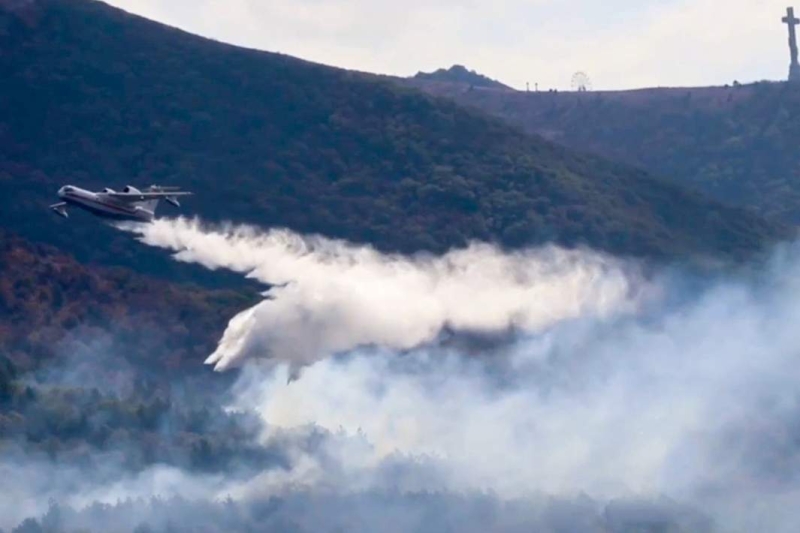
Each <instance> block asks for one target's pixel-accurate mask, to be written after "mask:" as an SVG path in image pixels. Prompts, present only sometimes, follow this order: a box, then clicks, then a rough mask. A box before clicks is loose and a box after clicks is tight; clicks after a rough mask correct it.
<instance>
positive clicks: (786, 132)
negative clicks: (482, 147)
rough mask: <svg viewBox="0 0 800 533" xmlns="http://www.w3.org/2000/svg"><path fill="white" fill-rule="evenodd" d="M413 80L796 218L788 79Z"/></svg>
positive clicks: (797, 97)
mask: <svg viewBox="0 0 800 533" xmlns="http://www.w3.org/2000/svg"><path fill="white" fill-rule="evenodd" d="M415 81H417V83H415V85H416V86H417V87H419V88H422V89H424V90H426V91H429V92H432V93H435V94H437V95H440V96H447V97H450V98H452V99H454V100H455V101H457V102H459V103H461V104H465V105H467V106H470V107H473V108H477V109H479V110H482V111H485V112H488V113H490V114H494V115H496V116H498V117H501V118H503V119H505V120H507V121H508V122H509V123H511V124H514V125H516V126H518V127H521V128H523V129H525V130H526V131H528V132H530V133H535V134H538V135H542V136H544V137H547V138H549V139H552V140H554V141H556V142H559V143H561V144H563V145H564V146H567V147H570V148H573V149H579V150H582V151H586V152H590V153H595V154H599V155H603V156H605V157H609V158H612V159H614V160H617V161H624V162H627V163H629V164H632V165H636V166H637V167H639V168H642V169H645V170H647V171H648V172H650V173H652V174H656V175H659V176H663V177H664V178H665V179H669V180H671V181H673V182H675V183H677V184H680V185H682V186H686V187H690V188H692V189H694V190H697V191H700V192H702V193H704V194H705V195H707V196H708V197H710V198H715V199H717V200H720V201H723V202H726V203H728V204H732V205H739V206H743V207H747V208H750V209H751V211H754V212H758V213H761V214H762V215H765V216H768V217H771V218H773V219H776V220H782V221H786V222H789V223H792V224H797V223H800V154H798V148H797V141H798V139H800V88H798V87H797V86H796V85H792V84H788V83H769V82H760V83H754V84H747V85H740V84H733V85H730V86H726V87H697V88H664V89H643V90H637V91H619V92H595V93H581V94H579V93H522V92H506V93H498V92H493V91H468V90H466V87H465V86H464V85H463V84H462V85H454V84H444V83H437V84H431V83H421V82H418V80H415ZM404 83H405V82H404Z"/></svg>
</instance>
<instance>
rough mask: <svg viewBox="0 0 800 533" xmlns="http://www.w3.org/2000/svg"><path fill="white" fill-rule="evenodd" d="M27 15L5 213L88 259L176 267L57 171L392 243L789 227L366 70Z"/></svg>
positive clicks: (0, 95) (52, 1)
mask: <svg viewBox="0 0 800 533" xmlns="http://www.w3.org/2000/svg"><path fill="white" fill-rule="evenodd" d="M28 11H29V13H28V15H27V16H26V17H20V16H18V14H13V13H11V12H8V11H5V10H0V28H3V30H2V32H0V47H1V48H2V50H3V53H2V55H0V68H2V71H3V72H4V73H5V75H4V79H3V84H2V85H1V86H0V137H2V140H3V144H2V146H3V150H2V151H0V193H2V195H1V196H0V198H2V199H3V200H2V201H3V205H2V209H0V222H1V223H2V224H3V225H4V226H6V227H10V228H14V230H15V231H18V232H19V233H21V234H22V235H23V236H25V237H28V238H33V239H36V240H43V241H46V242H49V243H52V244H55V245H57V246H60V247H63V248H68V249H70V250H71V251H73V252H74V253H75V254H76V256H77V257H78V258H79V259H80V260H92V261H98V262H102V263H112V264H122V265H128V266H135V267H136V268H137V269H139V270H140V271H142V272H151V273H157V274H159V275H172V276H173V277H185V276H179V275H177V274H175V271H174V267H172V266H169V265H168V264H166V261H164V260H163V258H162V259H159V258H158V257H155V256H154V254H152V253H149V252H148V253H144V252H142V251H141V249H140V248H137V247H130V246H129V243H128V241H127V240H126V239H125V238H124V237H123V236H119V235H115V234H114V232H113V230H110V229H106V228H102V227H98V225H97V224H96V223H95V222H94V221H89V220H88V218H87V217H80V216H77V215H76V216H75V217H74V218H73V219H72V220H70V221H62V220H53V218H52V217H49V216H47V215H48V213H47V211H46V206H47V205H48V204H49V203H50V202H52V200H53V194H54V192H55V191H56V190H57V189H58V187H59V186H61V185H62V184H64V183H73V184H76V185H81V186H85V187H89V188H99V187H103V186H111V187H121V186H124V185H125V184H127V183H132V184H135V185H146V184H150V183H159V184H167V185H178V186H182V187H185V188H188V189H190V190H193V191H195V192H196V193H197V194H196V196H195V197H193V198H192V200H191V201H189V202H187V203H186V206H185V209H187V210H189V211H190V212H192V213H198V214H200V215H202V217H203V218H204V219H208V220H211V221H222V220H226V219H234V220H235V221H237V222H249V223H255V224H258V225H261V226H286V227H289V228H291V229H294V230H297V231H300V232H304V233H309V232H312V233H322V234H325V235H329V236H333V237H343V238H347V239H350V240H354V241H359V242H369V243H372V244H374V245H376V246H377V247H379V248H381V249H389V250H399V251H403V252H412V251H417V250H433V251H442V250H445V249H447V248H450V247H453V246H460V245H463V244H464V243H465V242H466V241H468V240H472V239H480V240H489V241H496V242H499V243H502V244H504V245H507V246H522V245H527V244H536V243H541V242H545V241H555V242H558V243H561V244H563V245H567V246H574V245H578V244H588V245H591V246H593V247H595V248H599V249H603V250H608V251H612V252H616V253H622V254H634V255H646V256H651V257H677V256H682V257H686V256H689V255H692V254H704V253H709V254H714V253H721V254H723V255H734V256H739V255H742V254H744V253H747V252H749V251H752V250H754V249H757V248H759V247H760V245H761V244H763V242H764V241H765V240H770V239H774V238H776V237H779V236H781V235H783V233H782V230H781V229H779V228H777V227H776V226H774V225H771V224H769V223H766V222H764V221H763V220H760V219H759V218H757V217H753V216H750V215H748V214H746V213H744V212H741V211H738V210H735V209H729V208H727V207H724V206H722V205H720V204H716V203H713V202H708V201H706V200H705V199H703V198H702V197H700V196H698V195H695V194H693V193H689V192H686V191H683V190H681V189H679V188H676V187H674V186H672V185H669V184H667V183H665V182H661V181H656V180H653V179H651V178H649V177H648V176H647V175H646V174H645V173H643V172H641V171H637V170H633V169H631V168H630V167H627V166H625V165H620V164H615V163H611V162H608V161H605V160H602V159H599V158H595V157H588V156H577V155H575V154H573V153H571V152H569V151H566V150H564V149H562V148H560V147H557V146H555V145H552V144H550V143H548V142H544V141H541V140H537V139H534V138H529V137H527V136H525V135H524V134H522V133H521V132H519V131H517V130H516V129H514V128H512V127H509V126H507V125H505V124H503V123H502V122H501V121H499V120H496V119H491V118H485V117H484V116H482V115H480V114H477V113H474V112H470V111H467V110H464V109H462V108H460V107H458V106H456V105H454V104H452V103H449V102H447V101H445V100H439V99H435V98H431V97H428V96H425V95H423V94H421V93H419V92H417V91H416V90H411V89H403V88H398V87H396V86H395V84H393V83H391V82H389V81H386V80H380V79H378V78H376V77H373V76H366V75H363V74H357V73H351V72H347V71H343V70H339V69H334V68H329V67H324V66H320V65H315V64H311V63H307V62H304V61H300V60H297V59H294V58H291V57H287V56H283V55H278V54H270V53H264V52H257V51H252V50H245V49H240V48H236V47H233V46H227V45H223V44H220V43H217V42H213V41H210V40H206V39H202V38H199V37H195V36H191V35H188V34H186V33H183V32H181V31H178V30H175V29H171V28H168V27H165V26H162V25H159V24H156V23H153V22H150V21H147V20H144V19H141V18H138V17H134V16H131V15H128V14H126V13H124V12H121V11H119V10H116V9H113V8H110V7H109V6H107V5H105V4H102V3H100V2H95V1H89V0H36V1H35V2H33V3H32V4H31V5H30V6H29V9H28ZM165 210H166V208H165ZM84 220H85V221H86V222H84Z"/></svg>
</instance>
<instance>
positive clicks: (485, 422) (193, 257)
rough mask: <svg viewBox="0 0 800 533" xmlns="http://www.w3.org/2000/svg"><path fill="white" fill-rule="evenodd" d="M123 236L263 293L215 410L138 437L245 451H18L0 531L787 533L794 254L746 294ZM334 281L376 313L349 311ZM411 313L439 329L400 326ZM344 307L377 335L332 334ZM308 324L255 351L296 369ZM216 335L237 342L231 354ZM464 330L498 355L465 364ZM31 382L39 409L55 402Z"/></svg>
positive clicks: (9, 467)
mask: <svg viewBox="0 0 800 533" xmlns="http://www.w3.org/2000/svg"><path fill="white" fill-rule="evenodd" d="M138 238H139V239H141V240H142V241H143V242H146V243H149V244H154V245H158V246H163V247H167V248H169V249H171V250H172V251H174V252H175V253H176V256H175V257H176V258H177V259H179V260H182V261H196V262H199V263H201V264H204V265H205V266H208V267H211V268H218V267H224V268H231V269H235V270H236V271H238V272H241V273H242V274H243V275H250V276H254V277H256V278H258V279H259V280H261V281H264V282H270V281H271V282H273V283H277V284H278V285H276V286H275V287H274V288H273V290H272V292H271V293H269V294H268V297H267V299H266V300H265V301H264V302H262V303H260V304H258V305H257V306H256V311H252V310H251V311H250V312H246V313H245V314H244V316H245V317H246V319H245V320H243V321H242V320H241V316H240V317H238V318H236V319H234V320H233V321H232V323H231V325H230V327H229V331H228V332H227V333H226V334H225V336H224V337H223V339H222V343H221V346H222V347H226V349H228V350H231V351H228V352H226V354H227V356H228V357H233V358H234V359H236V361H237V365H236V367H237V368H239V370H238V371H237V372H236V376H237V377H236V379H235V381H234V382H233V383H232V384H231V385H230V387H229V388H228V389H227V391H220V392H207V393H205V394H202V393H199V392H198V393H196V395H187V396H185V397H183V398H181V397H179V396H178V395H177V394H176V395H175V396H174V397H173V398H171V399H170V406H169V407H168V408H165V409H164V411H163V412H162V413H161V415H160V418H159V422H158V423H159V424H160V425H161V429H160V430H159V431H157V433H161V434H162V435H163V434H168V433H170V432H171V431H174V433H173V437H174V436H175V434H178V433H179V431H186V430H185V429H183V430H180V429H178V426H179V425H180V424H178V423H176V422H175V421H176V420H179V419H180V417H179V416H178V414H179V413H180V412H181V410H183V409H186V407H187V406H188V405H189V404H191V403H194V404H195V407H199V406H200V404H203V406H205V407H204V409H205V414H204V415H203V417H202V421H201V423H202V424H205V425H206V427H207V428H213V427H214V425H215V424H218V425H220V426H222V425H225V424H233V425H234V426H236V427H239V428H246V429H240V435H241V439H240V443H239V444H240V445H241V447H240V448H239V449H227V450H225V451H224V453H225V454H226V455H227V456H228V459H229V461H227V462H224V461H223V462H220V461H219V460H217V461H216V462H214V461H212V458H213V457H214V454H215V453H218V452H220V451H222V448H219V449H214V448H213V446H212V447H210V448H209V449H207V450H205V453H206V454H207V457H206V459H205V461H195V462H192V461H188V460H181V459H180V453H176V455H175V456H173V460H172V464H164V463H158V462H154V463H151V464H147V462H146V461H142V462H141V463H139V464H126V458H128V457H131V456H135V455H136V454H137V453H140V452H141V450H142V449H143V448H144V446H143V445H142V443H141V442H140V441H138V440H135V439H131V440H129V441H128V442H127V444H126V445H127V446H129V447H130V449H128V450H126V451H124V452H123V453H118V454H113V453H100V452H98V451H96V450H91V449H89V450H84V453H83V454H79V453H76V452H74V451H73V452H72V456H71V459H70V460H66V459H65V457H63V456H62V457H61V458H60V460H58V461H57V462H55V463H54V462H53V460H52V459H49V458H48V456H47V454H46V453H39V454H34V453H30V452H28V451H26V450H25V448H24V446H20V447H18V448H17V449H16V452H13V453H11V452H7V453H6V455H5V458H4V460H3V462H2V471H3V472H4V474H6V475H4V476H2V479H3V481H2V482H0V485H2V487H0V488H2V490H3V491H4V493H6V494H11V493H12V492H9V491H12V490H13V491H14V492H13V494H15V495H16V496H15V498H14V500H15V501H16V502H22V504H19V503H17V504H16V505H14V506H13V508H7V509H4V510H3V512H2V513H0V514H2V516H4V517H5V522H4V523H3V524H2V525H0V527H4V528H7V529H9V530H12V531H14V529H13V528H14V527H16V526H18V525H19V524H20V523H21V522H22V520H23V519H24V518H27V517H38V518H41V517H42V516H44V518H42V520H43V522H42V523H44V522H46V521H47V520H50V521H51V522H52V521H53V520H56V518H57V519H58V521H59V524H60V525H59V526H58V527H59V528H61V529H58V528H56V529H55V530H59V531H62V530H63V531H71V530H73V529H77V528H80V527H88V528H94V529H96V530H102V528H103V527H105V526H104V524H106V525H107V524H110V523H114V524H120V525H122V527H123V528H128V529H129V530H133V529H134V528H136V527H140V526H141V527H144V526H143V525H145V526H147V527H148V528H153V529H152V530H155V531H161V530H164V531H168V530H170V529H169V528H170V527H173V528H174V527H179V529H178V530H180V531H222V530H228V531H248V530H250V529H248V528H251V527H255V526H254V524H259V525H258V528H259V529H260V530H276V531H277V530H286V528H295V530H299V531H312V530H314V531H318V530H323V531H336V530H337V527H341V528H345V529H347V528H349V529H352V530H355V531H367V530H372V529H374V528H376V527H380V528H382V529H385V528H386V527H388V526H387V524H394V525H395V526H396V530H397V531H408V530H409V529H415V530H420V531H440V530H442V529H443V528H446V527H454V528H456V529H458V530H461V531H473V530H474V531H477V530H480V529H485V528H489V529H492V530H498V531H514V530H516V529H517V528H518V527H523V528H527V529H529V530H530V529H532V528H533V529H535V528H541V529H543V530H554V531H562V530H567V531H597V530H600V529H599V528H601V527H606V528H607V529H608V530H611V531H629V530H631V529H633V528H635V527H645V528H647V527H649V528H651V529H649V530H656V529H654V528H658V527H666V525H671V527H675V528H678V529H677V530H679V531H752V530H754V529H758V530H769V531H787V532H788V531H794V530H796V528H797V527H798V526H800V515H798V513H797V511H796V508H795V507H796V506H795V505H794V504H793V502H794V501H795V498H796V495H797V494H798V489H800V485H798V479H797V477H796V476H795V475H794V472H795V471H796V467H797V466H798V461H800V447H799V446H798V445H797V436H798V434H800V426H798V424H797V420H798V415H800V412H799V411H798V410H799V409H800V404H798V397H797V393H796V390H797V385H798V383H799V382H800V371H798V370H797V368H798V365H797V364H796V363H797V348H796V347H797V346H798V345H799V341H800V338H799V337H800V333H798V331H797V329H796V327H795V326H796V323H797V320H798V319H799V318H800V304H798V303H797V302H800V298H798V296H800V281H798V280H800V276H798V274H800V249H799V248H798V247H797V246H795V245H786V246H783V247H781V248H779V249H778V250H776V252H775V253H774V254H773V257H772V259H771V260H770V261H769V262H768V263H766V264H763V265H759V268H760V269H762V273H761V275H760V276H756V275H754V273H753V271H755V270H757V269H753V270H752V271H751V270H748V269H742V270H741V271H739V272H736V273H731V272H728V273H727V274H719V275H715V276H709V275H697V274H689V273H688V272H685V271H682V270H681V269H680V268H679V267H674V268H666V267H665V268H664V269H662V270H661V271H660V272H657V273H649V274H647V275H645V274H643V272H642V270H641V269H640V268H639V267H638V266H637V265H632V264H625V263H624V262H621V261H619V260H614V259H610V258H607V257H604V256H602V255H598V254H595V253H593V252H591V251H588V250H585V251H566V250H560V249H557V248H551V247H548V248H545V249H538V250H524V251H521V252H516V253H513V254H505V253H503V252H501V251H499V250H496V249H493V248H491V247H481V246H477V247H475V246H473V247H470V248H468V249H466V250H462V251H454V252H451V253H450V254H449V255H448V256H443V257H420V258H416V259H409V258H403V257H400V256H385V255H382V254H379V253H377V252H375V251H373V250H371V249H369V248H364V247H357V246H354V245H350V244H347V243H342V242H334V241H327V240H325V239H322V238H319V237H314V238H307V237H302V236H299V235H295V234H291V233H288V232H268V233H262V232H260V231H258V230H257V229H255V228H246V227H234V226H231V227H225V228H207V227H204V226H203V225H202V224H200V223H198V222H196V221H195V222H190V221H185V220H180V219H179V220H162V221H160V222H159V223H157V224H154V225H152V226H150V227H148V228H145V229H141V230H139V237H138ZM461 254H468V257H469V261H468V262H465V263H463V264H462V263H459V261H458V258H459V257H463V256H462V255H461ZM444 265H447V267H446V268H445V266H444ZM459 265H461V266H464V265H470V266H471V267H473V268H476V269H478V270H477V271H473V270H470V269H469V268H467V269H464V268H460V267H459ZM482 268H488V269H489V270H488V272H489V273H490V275H489V274H487V271H486V270H481V269H482ZM470 272H472V274H474V275H475V277H471V276H472V274H470ZM476 272H477V273H476ZM350 276H352V277H353V279H361V280H364V281H365V283H366V284H367V286H369V287H371V290H370V291H366V290H365V291H364V292H363V293H362V292H358V291H356V290H352V289H353V287H354V285H350V284H349V283H350V282H349V279H350ZM409 280H411V281H409ZM432 280H434V281H433V282H432ZM476 280H481V283H482V284H480V285H478V286H476V285H475V283H476V282H477V281H476ZM431 283H432V284H431ZM290 287H297V288H295V289H290ZM545 287H546V290H545ZM309 288H313V289H314V290H313V291H310V292H308V293H306V292H304V290H305V289H309ZM512 293H513V294H517V293H521V294H526V295H531V296H530V297H528V298H521V299H514V298H510V299H509V298H508V295H509V294H512ZM308 294H311V295H314V297H307V295H308ZM394 294H405V295H406V296H407V297H408V298H409V300H410V302H409V303H408V306H409V307H408V308H404V307H402V306H398V305H397V301H398V300H396V299H393V295H394ZM471 294H472V295H473V296H474V298H472V300H473V301H470V300H471V298H470V295H471ZM284 298H285V299H286V300H287V301H283V299H284ZM415 300H422V301H425V302H426V305H425V307H426V308H438V309H441V310H442V311H441V314H434V315H432V316H431V315H425V314H421V313H420V312H419V310H418V309H417V308H415V307H414V305H415ZM451 304H452V305H451ZM548 304H552V305H548ZM364 306H365V307H367V308H368V309H369V310H370V312H369V313H368V316H369V319H370V320H371V321H372V323H374V324H378V326H380V327H378V326H370V320H366V319H365V317H363V316H360V315H358V314H356V315H353V314H352V313H353V312H354V311H353V309H356V308H359V307H364ZM270 307H275V308H277V309H280V310H281V312H280V313H277V314H276V313H275V312H273V311H270V310H269V308H270ZM292 310H294V312H292ZM465 312H466V315H465V314H463V313H465ZM331 314H333V315H338V319H337V321H336V322H335V328H330V329H329V330H334V329H335V330H336V331H339V332H342V336H337V337H333V340H331V339H332V338H331V337H330V334H329V333H325V332H326V327H328V326H327V325H328V324H330V321H331V320H332V319H331ZM286 315H288V316H289V317H290V318H291V319H290V320H285V321H283V322H281V323H280V324H279V327H276V326H275V324H273V323H272V322H271V320H273V319H274V318H275V317H276V316H286ZM301 317H302V320H301V319H300V318H301ZM465 317H467V318H468V320H467V319H466V318H465ZM365 324H366V325H365ZM315 325H321V326H317V328H318V329H315ZM304 327H305V328H308V329H307V331H306V334H307V335H309V336H311V337H312V338H313V339H314V341H313V343H310V344H306V345H304V349H303V350H302V351H299V352H295V351H292V350H286V351H270V352H269V353H267V350H266V349H265V346H266V344H260V342H262V341H263V339H265V338H266V339H276V338H277V339H278V345H279V346H282V345H284V344H285V345H286V346H291V343H292V340H295V341H299V340H300V339H301V338H302V337H301V333H300V332H299V330H300V329H302V328H304ZM230 328H233V329H234V333H235V334H236V335H238V336H242V335H243V336H244V338H248V339H258V342H255V341H247V342H248V343H250V344H249V347H248V349H247V350H244V351H237V350H236V349H233V348H231V346H234V347H241V345H242V344H241V343H240V342H238V341H237V342H233V341H232V340H231V339H232V337H231V331H230ZM294 328H299V329H298V330H295V329H294ZM442 329H445V330H447V331H446V332H442V331H441V330H442ZM468 330H472V332H473V333H474V332H475V331H476V330H477V331H478V332H479V333H480V335H479V336H483V337H490V338H494V341H492V342H489V343H488V344H485V345H479V347H477V348H476V342H477V341H475V339H471V338H470V337H469V335H468V333H469V331H468ZM420 331H423V332H425V334H420V333H419V332H420ZM387 332H390V333H391V334H388V333H387ZM280 335H284V336H285V337H281V336H280ZM315 335H316V336H315ZM460 337H463V340H462V341H461V342H459V341H458V339H459V338H460ZM454 339H455V340H454ZM470 339H471V340H470ZM282 343H283V344H282ZM298 358H299V359H298ZM88 361H91V359H89V360H88ZM98 364H100V363H99V362H98ZM59 374H60V373H59ZM226 375H227V374H226V373H223V374H219V378H218V379H224V377H225V376H226ZM290 376H292V377H293V379H289V378H290ZM48 379H49V378H47V377H45V378H41V379H40V383H38V384H37V385H36V387H38V388H39V389H40V390H44V388H46V387H47V386H50V387H52V386H54V385H53V382H52V381H51V382H50V383H49V384H48ZM57 385H59V386H62V387H63V386H64V385H65V384H64V383H63V381H62V382H61V383H58V384H57ZM119 390H120V394H123V391H124V388H120V389H119ZM108 392H109V391H105V392H102V391H101V393H102V394H106V393H108ZM201 398H202V400H201ZM237 413H238V414H237ZM231 417H233V418H231ZM237 417H238V418H237ZM170 426H171V427H170ZM228 430H229V429H226V431H228ZM119 438H120V439H122V440H121V441H120V442H123V443H124V442H125V441H124V439H123V438H122V437H121V436H119ZM193 450H194V451H193V453H195V454H197V453H198V452H197V448H193ZM256 451H260V455H259V454H258V453H256ZM187 455H188V454H187ZM209 465H214V466H211V467H209ZM89 466H91V468H89ZM22 477H24V479H27V480H29V482H27V483H25V484H24V485H20V484H19V483H15V482H14V481H13V480H15V479H21V478H22ZM154 497H158V498H161V499H159V500H151V498H154ZM128 498H130V501H128ZM170 498H180V500H174V501H173V500H170ZM51 499H52V502H51V501H50V500H51ZM212 501H213V502H217V503H213V504H211V503H203V502H212ZM92 502H100V503H96V504H94V505H93V504H92ZM49 506H51V507H49ZM48 508H50V510H49V512H48ZM45 515H46V516H45ZM55 515H57V517H56V518H54V516H55ZM393 516H396V517H397V519H396V520H394V519H392V518H391V517H393ZM401 516H402V519H401V518H399V517H401ZM48 517H49V518H48ZM476 517H477V518H476ZM32 524H33V523H32V522H30V521H29V522H27V526H30V527H32ZM27 526H26V527H27ZM141 527H140V529H139V531H143V529H141ZM70 528H72V529H70ZM173 530H174V529H173ZM19 531H28V530H25V529H19ZM30 531H33V530H30Z"/></svg>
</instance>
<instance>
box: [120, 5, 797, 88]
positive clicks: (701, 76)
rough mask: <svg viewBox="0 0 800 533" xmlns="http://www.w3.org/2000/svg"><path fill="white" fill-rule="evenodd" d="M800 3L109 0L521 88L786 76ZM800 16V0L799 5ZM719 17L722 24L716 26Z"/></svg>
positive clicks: (208, 28)
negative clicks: (791, 27)
mask: <svg viewBox="0 0 800 533" xmlns="http://www.w3.org/2000/svg"><path fill="white" fill-rule="evenodd" d="M791 1H792V0H728V1H727V2H722V1H720V0H603V1H600V0H527V1H523V0H495V1H493V2H491V1H486V0H440V1H438V2H430V1H427V2H426V1H423V0H405V1H391V2H390V1H384V0H110V2H109V3H111V4H112V5H116V6H118V7H121V8H123V9H126V10H128V11H131V12H133V13H137V14H140V15H143V16H146V17H148V18H153V19H156V20H159V21H161V22H164V23H167V24H170V25H173V26H178V27H180V28H183V29H185V30H188V31H191V32H193V33H198V34H200V35H204V36H207V37H212V38H214V39H218V40H221V41H225V42H229V43H233V44H239V45H243V46H248V47H252V48H258V49H262V50H269V51H279V52H282V53H286V54H290V55H295V56H299V57H302V58H305V59H309V60H313V61H318V62H321V63H326V64H330V65H336V66H341V67H345V68H354V69H359V70H365V71H370V72H379V73H386V74H398V75H411V74H414V73H416V72H417V71H418V70H426V71H429V70H434V69H436V68H438V67H443V66H445V67H446V66H450V65H452V64H454V63H460V64H464V65H466V66H467V67H469V68H472V69H475V70H478V71H480V72H482V73H484V74H486V75H488V76H491V77H493V78H497V79H500V80H501V81H504V82H506V83H508V84H510V85H513V86H515V87H518V88H524V87H525V83H526V82H528V81H529V82H530V83H531V87H533V84H534V83H537V82H538V83H539V87H540V88H544V89H546V88H549V87H556V88H560V89H566V88H569V83H570V78H571V75H572V73H573V72H575V71H577V70H583V71H586V72H587V73H588V74H589V76H590V77H591V79H592V81H593V84H594V86H595V88H596V89H620V88H632V87H649V86H676V85H707V84H725V83H730V82H731V81H733V80H734V79H738V80H739V81H741V82H746V81H754V80H760V79H783V78H785V77H786V75H787V74H788V65H789V52H788V46H787V43H786V39H787V31H786V27H785V26H782V25H781V22H780V19H781V17H782V16H783V15H784V14H785V11H786V6H787V5H788V4H789V3H791ZM797 7H798V12H800V3H798V6H797ZM712 21H713V22H712Z"/></svg>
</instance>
